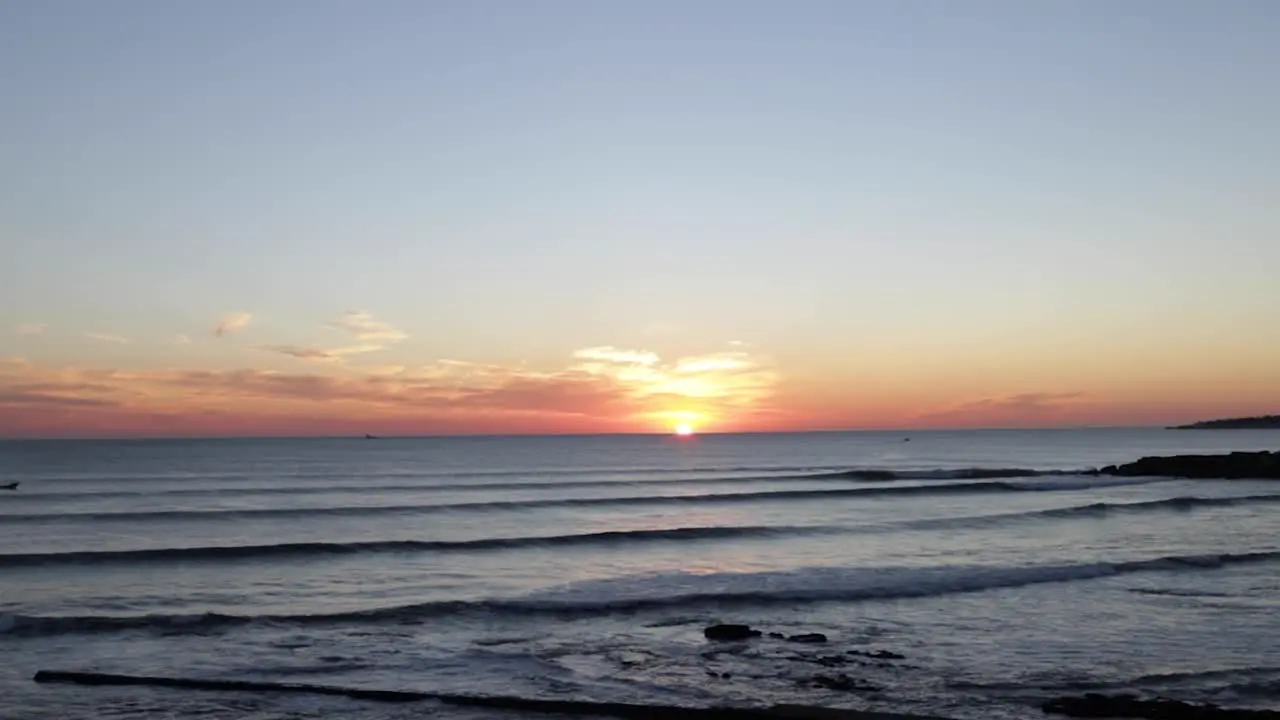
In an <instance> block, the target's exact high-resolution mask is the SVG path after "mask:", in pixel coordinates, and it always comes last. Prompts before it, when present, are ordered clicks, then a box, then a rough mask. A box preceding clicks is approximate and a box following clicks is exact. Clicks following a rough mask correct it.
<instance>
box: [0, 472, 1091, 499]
mask: <svg viewBox="0 0 1280 720" xmlns="http://www.w3.org/2000/svg"><path fill="white" fill-rule="evenodd" d="M711 472H719V473H727V472H755V473H770V474H767V475H721V476H712V477H702V476H691V474H693V473H711ZM1089 472H1091V471H1089V470H1080V471H1064V470H1030V469H1025V468H959V469H947V468H935V469H930V470H882V469H874V468H864V469H853V470H848V469H833V468H829V467H826V468H823V467H819V468H813V467H794V466H792V467H767V466H762V467H726V468H708V469H704V470H669V471H663V470H659V471H652V470H645V471H640V470H636V471H630V470H628V471H610V472H599V471H583V470H573V471H564V472H556V473H537V472H533V473H514V472H513V473H504V474H496V475H495V474H485V473H480V474H471V475H467V474H459V475H457V476H453V475H447V476H446V475H437V476H431V475H421V474H418V475H414V474H407V473H406V474H400V475H388V474H379V475H377V476H376V478H378V479H385V478H390V477H418V478H421V479H423V480H424V482H419V483H414V484H403V483H402V484H377V483H363V484H342V485H283V486H279V485H277V486H265V487H263V486H258V487H253V486H250V487H238V486H235V485H221V486H219V485H214V486H213V487H195V488H185V487H184V488H170V489H161V490H146V489H139V490H90V491H87V492H24V493H23V494H21V495H14V496H6V497H5V498H3V499H2V500H0V501H4V502H13V501H17V502H23V501H44V500H50V499H54V500H58V499H77V500H78V499H110V498H132V497H160V496H173V497H214V496H219V495H231V494H234V495H236V496H249V495H299V494H318V493H362V494H367V493H395V492H435V491H450V492H459V491H461V492H467V491H472V492H485V491H490V490H556V489H560V488H600V487H633V486H634V487H645V486H664V485H665V486H672V485H716V484H730V483H734V484H736V483H768V482H787V481H805V480H810V481H823V480H833V481H836V480H844V481H851V482H893V481H900V480H994V479H1003V478H1037V477H1046V476H1055V475H1072V474H1081V473H1089ZM640 473H644V474H657V475H667V474H672V475H679V476H680V477H648V478H635V479H621V480H599V479H597V480H551V481H540V480H533V481H522V482H461V483H458V482H452V483H434V482H430V480H431V479H435V478H440V477H477V478H485V477H506V476H508V475H523V476H527V477H539V476H544V475H548V474H550V475H553V476H570V477H572V476H575V475H582V474H594V475H618V476H622V477H624V478H627V477H628V476H629V475H632V474H640ZM230 477H234V478H236V479H243V480H251V481H252V482H261V481H262V480H263V478H256V477H249V476H230ZM301 477H302V476H288V478H287V479H288V480H290V481H292V480H297V479H300V478H301ZM316 477H330V476H316ZM165 479H166V478H142V479H141V480H143V481H144V482H150V481H152V480H155V481H157V482H159V481H163V480H165ZM219 479H220V477H209V478H203V477H202V478H183V479H181V480H179V482H196V481H200V482H210V481H212V482H214V483H216V482H217V481H218V480H219ZM107 480H110V478H105V477H104V478H102V479H101V481H107ZM117 480H118V481H120V482H123V483H124V484H131V483H132V482H134V481H135V480H138V479H130V478H118V479H117ZM273 480H278V478H273ZM93 482H99V481H98V480H95V481H93ZM1093 482H1096V481H1093Z"/></svg>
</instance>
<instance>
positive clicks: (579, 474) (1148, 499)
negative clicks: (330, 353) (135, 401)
mask: <svg viewBox="0 0 1280 720" xmlns="http://www.w3.org/2000/svg"><path fill="white" fill-rule="evenodd" d="M910 438H911V439H910V441H909V442H904V436H903V435H902V434H900V433H895V434H884V433H847V434H846V433H824V434H796V435H744V436H707V437H701V438H695V439H676V438H667V437H644V436H635V437H591V438H587V437H573V438H455V439H379V440H369V441H366V440H355V439H351V440H348V439H330V440H210V441H148V442H140V441H138V442H89V441H75V442H70V441H46V442H5V443H0V483H3V482H12V481H20V482H21V483H22V485H21V488H20V489H19V490H18V491H16V492H4V493H0V647H2V648H3V651H4V657H5V662H4V663H3V664H0V716H3V717H6V718H10V717H12V718H33V719H34V718H85V719H88V718H98V717H107V716H110V717H114V718H144V717H145V718H155V717H186V716H189V715H192V714H196V713H200V714H202V716H204V717H228V718H230V717H235V718H255V719H258V720H262V719H265V718H281V719H284V718H312V717H317V718H318V717H329V716H333V715H335V714H338V713H341V714H342V715H343V716H344V717H353V718H363V719H368V720H387V719H390V718H409V717H415V718H419V717H424V716H433V715H435V716H440V717H456V716H460V713H459V712H458V711H456V710H450V709H443V708H437V707H435V706H431V705H415V706H409V707H403V706H400V707H387V706H382V705H376V704H371V703H359V702H353V701H341V700H333V699H327V698H304V699H299V698H271V697H254V696H243V695H233V694H228V695H222V694H205V693H190V692H181V691H159V690H157V691H151V690H141V691H140V690H138V689H129V690H127V691H118V690H110V689H91V688H77V687H50V686H36V685H34V684H33V683H32V682H31V681H30V677H31V675H32V674H33V673H34V672H35V671H36V670H38V669H42V668H48V669H91V670H98V671H105V672H124V673H153V674H166V675H181V676H194V677H216V678H228V679H269V680H278V681H293V682H315V683H325V684H336V685H349V686H363V687H377V688H388V689H421V690H442V691H448V692H457V693H476V694H490V693H492V694H496V693H501V694H521V695H527V696H531V697H573V698H581V699H602V700H628V701H638V702H644V701H661V702H675V703H687V704H715V703H726V702H734V703H751V704H754V703H774V702H800V703H807V704H825V705H833V706H842V707H855V708H874V709H884V710H896V711H904V712H927V713H934V714H940V715H945V716H950V717H956V718H987V717H997V718H998V717H1005V718H1017V717H1032V716H1035V715H1037V714H1038V711H1036V710H1034V709H1033V706H1034V704H1035V703H1036V702H1037V701H1038V700H1041V699H1043V698H1044V697H1046V696H1050V695H1054V694H1061V693H1064V692H1080V691H1083V690H1086V689H1101V690H1110V689H1116V690H1119V689H1132V690H1138V691H1142V692H1150V693H1157V692H1158V693H1163V694H1165V695H1167V696H1171V697H1178V698H1182V699H1186V700H1191V701H1214V702H1218V703H1220V704H1224V705H1237V706H1247V707H1259V708H1273V709H1280V601H1278V600H1277V598H1278V597H1280V514H1278V513H1280V483H1275V482H1266V481H1231V482H1221V481H1218V482H1212V481H1187V480H1161V479H1157V478H1140V479H1123V480H1118V479H1109V478H1098V477H1092V476H1082V475H1078V474H1074V472H1075V471H1080V470H1085V469H1088V468H1092V467H1097V466H1100V465H1105V464H1110V463H1115V462H1124V461H1128V460H1132V459H1135V458H1137V457H1139V456H1141V455H1144V454H1159V453H1165V454H1169V453H1177V452H1223V451H1228V450H1257V449H1277V448H1280V434H1278V433H1275V432H1266V431H1258V432H1254V431H1218V432H1213V431H1177V432H1175V431H1163V430H1082V431H1020V432H995V431H990V432H933V433H912V434H911V435H910ZM972 469H983V472H979V473H973V472H968V471H969V470H972ZM995 469H1003V470H1008V469H1020V470H1023V471H1025V472H1018V473H1008V472H999V473H990V472H986V471H988V470H995ZM849 470H889V471H893V472H894V473H895V476H894V477H893V478H888V479H886V478H876V479H868V478H867V477H857V476H851V475H849V474H848V473H847V471H849ZM716 621H728V622H748V623H751V624H752V625H754V626H757V627H759V628H761V629H763V630H765V631H775V632H781V633H800V632H823V633H826V634H827V635H828V636H829V637H830V639H831V642H830V643H828V644H827V645H826V646H823V647H820V648H814V647H810V646H801V645H796V644H793V643H788V642H785V641H780V640H776V639H769V638H767V637H766V638H764V639H762V640H759V641H755V642H751V643H746V644H728V645H724V646H719V647H711V646H709V645H708V643H707V642H706V641H705V640H704V639H703V638H702V635H701V630H702V628H703V627H704V626H705V625H706V624H708V623H711V622H716ZM875 650H891V651H893V652H896V653H900V654H902V655H904V656H905V659H904V660H900V661H892V662H885V661H870V660H866V659H864V658H860V657H859V656H857V655H850V654H849V653H848V651H875ZM837 655H840V656H843V657H844V660H843V661H842V662H844V665H843V666H841V667H837V668H828V667H824V666H822V665H820V664H818V658H819V657H828V658H830V657H832V656H837ZM826 662H828V663H831V662H836V661H832V660H827V661H826ZM837 672H844V673H847V674H849V675H851V676H856V677H858V678H860V679H863V680H865V681H866V682H868V683H870V684H872V685H874V686H875V687H876V688H877V689H876V690H874V691H867V692H858V693H848V692H834V691H828V690H821V689H814V688H813V687H812V682H811V681H812V678H813V676H814V675H817V674H832V673H837ZM725 674H727V675H728V677H722V676H723V675H725ZM477 717H479V715H477Z"/></svg>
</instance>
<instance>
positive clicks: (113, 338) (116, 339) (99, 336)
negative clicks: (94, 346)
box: [84, 332, 130, 345]
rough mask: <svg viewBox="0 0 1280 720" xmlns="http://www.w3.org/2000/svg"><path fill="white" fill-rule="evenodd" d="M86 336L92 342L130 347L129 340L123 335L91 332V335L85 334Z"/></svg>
mask: <svg viewBox="0 0 1280 720" xmlns="http://www.w3.org/2000/svg"><path fill="white" fill-rule="evenodd" d="M84 336H85V337H87V338H89V339H90V340H97V341H98V342H104V343H113V344H116V345H128V344H129V342H130V341H129V338H127V337H124V336H123V335H113V334H111V333H98V332H91V333H85V334H84Z"/></svg>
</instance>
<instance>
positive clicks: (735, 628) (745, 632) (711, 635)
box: [702, 624, 760, 642]
mask: <svg viewBox="0 0 1280 720" xmlns="http://www.w3.org/2000/svg"><path fill="white" fill-rule="evenodd" d="M702 634H703V635H704V636H706V638H707V639H708V640H716V641H721V642H732V641H734V640H750V639H751V638H753V637H760V631H759V630H752V629H751V626H750V625H732V624H725V625H712V626H711V627H709V628H707V629H705V630H703V631H702Z"/></svg>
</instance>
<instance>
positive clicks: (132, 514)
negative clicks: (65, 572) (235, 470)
mask: <svg viewBox="0 0 1280 720" xmlns="http://www.w3.org/2000/svg"><path fill="white" fill-rule="evenodd" d="M1021 489H1023V488H1018V487H1015V486H1012V485H1009V484H1007V483H1001V482H980V483H954V484H947V485H903V486H890V487H869V488H830V489H821V490H768V491H761V492H746V493H711V494H698V495H632V496H623V497H602V498H547V499H542V500H492V501H482V502H462V503H437V504H427V505H368V506H345V507H320V508H301V507H291V508H255V509H241V510H154V511H126V512H90V513H31V514H18V513H11V514H3V515H0V517H2V518H3V519H4V522H6V523H8V522H24V521H25V522H48V521H54V520H94V521H112V520H115V521H130V522H135V521H139V520H153V519H168V520H204V519H228V518H253V517H258V518H268V517H272V518H274V517H297V516H306V517H310V516H351V517H358V516H366V515H383V514H395V513H413V514H419V513H433V512H463V511H475V510H521V509H528V508H545V507H579V506H609V505H614V506H627V505H668V504H696V503H734V502H761V501H764V502H772V501H786V500H823V499H831V498H840V497H871V496H878V495H883V496H891V495H920V494H939V495H944V494H945V495H950V494H957V493H980V492H1008V491H1017V490H1021Z"/></svg>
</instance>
